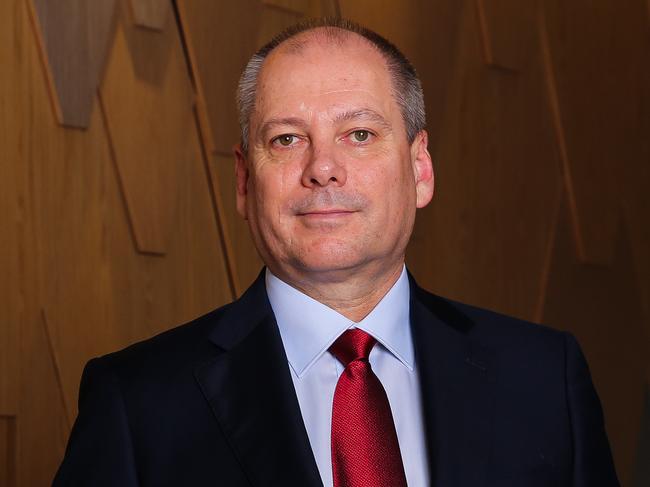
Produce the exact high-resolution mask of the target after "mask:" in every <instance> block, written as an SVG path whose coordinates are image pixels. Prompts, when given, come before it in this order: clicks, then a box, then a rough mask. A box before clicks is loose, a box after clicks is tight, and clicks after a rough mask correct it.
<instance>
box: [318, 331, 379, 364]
mask: <svg viewBox="0 0 650 487" xmlns="http://www.w3.org/2000/svg"><path fill="white" fill-rule="evenodd" d="M375 343H377V341H376V340H375V339H374V338H373V337H372V336H371V335H369V334H368V333H366V332H365V331H363V330H360V329H359V328H354V329H352V330H346V331H344V332H343V333H342V334H341V336H340V337H338V338H337V339H336V341H335V342H334V343H333V344H332V346H331V347H330V349H329V350H330V352H331V353H332V355H334V356H335V357H336V358H337V360H338V361H339V362H341V363H342V364H343V366H344V367H347V366H348V364H349V363H350V362H353V361H355V360H368V357H369V356H370V351H371V350H372V347H374V346H375Z"/></svg>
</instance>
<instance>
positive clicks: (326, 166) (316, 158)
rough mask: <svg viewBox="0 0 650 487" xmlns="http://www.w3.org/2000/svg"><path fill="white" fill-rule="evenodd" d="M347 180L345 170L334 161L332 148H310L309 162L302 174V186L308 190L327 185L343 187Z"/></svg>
mask: <svg viewBox="0 0 650 487" xmlns="http://www.w3.org/2000/svg"><path fill="white" fill-rule="evenodd" d="M346 178H347V172H346V170H345V168H344V167H343V166H342V165H341V164H340V163H339V162H338V161H337V160H336V157H335V156H334V151H333V147H324V146H318V147H316V146H312V150H311V153H310V154H309V160H308V161H307V165H306V166H305V169H304V171H303V173H302V184H303V185H304V186H306V187H308V188H313V187H325V186H327V185H329V184H333V185H335V186H343V185H344V184H345V181H346Z"/></svg>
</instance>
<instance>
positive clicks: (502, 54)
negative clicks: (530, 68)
mask: <svg viewBox="0 0 650 487" xmlns="http://www.w3.org/2000/svg"><path fill="white" fill-rule="evenodd" d="M474 1H475V3H476V8H477V16H478V18H477V20H478V22H479V32H480V34H481V41H482V45H483V55H484V57H485V62H486V64H488V65H489V66H493V67H495V68H502V69H510V70H520V69H523V68H524V67H525V65H526V64H527V62H528V60H529V59H530V56H529V54H530V52H531V50H532V49H533V48H534V43H535V34H536V29H535V19H536V13H537V10H536V8H535V6H536V3H537V2H535V1H525V2H522V1H521V0H474Z"/></svg>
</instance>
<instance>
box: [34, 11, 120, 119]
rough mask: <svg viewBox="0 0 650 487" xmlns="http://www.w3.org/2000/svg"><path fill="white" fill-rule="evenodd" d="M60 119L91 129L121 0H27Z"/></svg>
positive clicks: (53, 100)
mask: <svg viewBox="0 0 650 487" xmlns="http://www.w3.org/2000/svg"><path fill="white" fill-rule="evenodd" d="M28 1H29V2H30V5H31V6H32V12H33V14H32V17H33V22H34V24H35V28H36V29H35V30H36V33H37V38H38V39H39V41H40V45H41V53H42V56H43V60H44V62H45V63H46V65H47V74H48V80H49V82H50V93H51V96H52V102H53V104H54V106H55V109H56V113H57V115H58V118H59V121H60V122H61V123H62V124H64V125H68V126H71V127H86V126H88V122H89V120H90V113H91V112H92V109H93V105H94V100H95V90H96V89H97V85H98V84H99V80H100V77H101V73H102V70H103V67H104V61H105V59H106V53H107V51H108V47H109V45H110V40H111V38H112V35H113V21H114V13H115V6H116V0H95V1H92V2H89V1H87V0H59V1H57V2H51V1H49V0H28Z"/></svg>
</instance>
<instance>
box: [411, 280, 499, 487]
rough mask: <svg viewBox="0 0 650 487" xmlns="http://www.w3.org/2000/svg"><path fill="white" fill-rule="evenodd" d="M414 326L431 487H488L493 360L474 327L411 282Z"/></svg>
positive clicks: (465, 318) (452, 308)
mask: <svg viewBox="0 0 650 487" xmlns="http://www.w3.org/2000/svg"><path fill="white" fill-rule="evenodd" d="M411 326H412V331H413V342H414V346H415V353H416V362H417V366H418V373H419V376H420V385H421V390H422V402H423V410H424V419H425V425H426V434H427V446H428V456H429V468H430V475H431V483H432V485H436V486H445V487H451V486H459V487H461V486H472V487H479V486H481V485H484V484H485V481H486V473H487V472H486V468H487V460H488V455H489V453H490V445H491V441H492V435H493V431H492V394H493V387H492V385H493V377H492V375H491V372H490V365H491V364H490V356H489V353H488V352H487V351H486V350H484V349H483V348H482V347H481V346H480V344H477V343H475V342H473V341H472V340H471V339H470V338H469V335H470V332H471V329H472V327H473V323H472V322H471V320H469V318H468V317H467V316H466V315H464V314H463V313H461V312H460V311H458V310H457V309H456V308H455V307H454V306H453V305H452V304H451V303H449V302H448V301H445V300H443V299H441V298H438V297H436V296H433V295H431V294H429V293H426V292H425V291H423V290H422V289H420V288H419V287H418V286H417V284H415V282H414V281H413V279H412V278H411Z"/></svg>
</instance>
